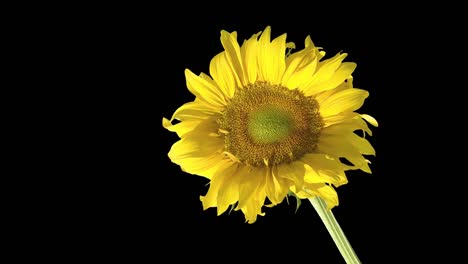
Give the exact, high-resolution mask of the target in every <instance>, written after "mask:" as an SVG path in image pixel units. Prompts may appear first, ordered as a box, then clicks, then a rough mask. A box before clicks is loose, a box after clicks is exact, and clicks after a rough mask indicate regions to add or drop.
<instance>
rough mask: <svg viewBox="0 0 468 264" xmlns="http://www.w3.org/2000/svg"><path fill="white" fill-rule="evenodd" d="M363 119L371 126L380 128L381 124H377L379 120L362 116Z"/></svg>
mask: <svg viewBox="0 0 468 264" xmlns="http://www.w3.org/2000/svg"><path fill="white" fill-rule="evenodd" d="M361 117H362V118H364V120H366V121H367V122H368V123H369V124H371V125H373V126H375V127H378V126H379V123H377V120H375V118H373V117H372V116H370V115H366V114H362V115H361Z"/></svg>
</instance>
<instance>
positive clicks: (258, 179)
mask: <svg viewBox="0 0 468 264" xmlns="http://www.w3.org/2000/svg"><path fill="white" fill-rule="evenodd" d="M243 173H244V175H243V176H242V177H243V178H242V179H241V182H240V186H239V187H240V188H239V204H238V206H237V207H238V208H243V207H245V206H246V205H247V204H248V203H249V202H250V200H252V199H256V200H259V199H260V198H261V197H259V195H261V194H262V190H264V188H265V181H266V174H267V170H266V169H265V168H256V167H252V168H248V170H244V171H243ZM263 192H264V191H263Z"/></svg>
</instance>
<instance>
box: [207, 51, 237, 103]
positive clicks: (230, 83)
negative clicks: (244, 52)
mask: <svg viewBox="0 0 468 264" xmlns="http://www.w3.org/2000/svg"><path fill="white" fill-rule="evenodd" d="M210 75H211V76H213V79H214V80H215V82H216V83H217V84H218V86H219V87H220V89H221V90H222V91H223V93H224V94H225V96H226V97H227V98H232V97H233V96H234V91H235V90H236V87H237V84H236V81H235V77H234V73H233V72H232V70H231V66H230V65H229V63H228V61H227V59H226V52H221V53H219V54H218V55H216V56H214V58H213V59H212V60H211V62H210Z"/></svg>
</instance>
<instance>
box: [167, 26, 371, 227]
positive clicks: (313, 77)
mask: <svg viewBox="0 0 468 264" xmlns="http://www.w3.org/2000/svg"><path fill="white" fill-rule="evenodd" d="M270 31H271V29H270V27H267V28H266V29H265V30H264V31H263V32H259V33H257V34H254V35H252V37H250V38H249V39H247V40H245V41H244V42H243V44H242V45H239V44H238V42H237V33H236V32H232V33H229V32H226V31H221V44H222V46H223V47H224V51H222V52H221V53H219V54H218V55H216V56H215V57H214V58H213V59H212V60H211V63H210V68H209V72H210V75H206V74H204V73H201V74H200V75H198V76H197V75H195V74H193V73H192V72H191V71H190V70H186V71H185V77H186V81H187V87H188V89H189V91H190V92H192V93H193V94H194V95H195V96H196V98H195V100H194V101H193V102H189V103H186V104H184V105H182V106H181V107H179V108H178V109H177V110H176V111H175V113H174V114H173V116H172V118H171V120H167V119H165V118H163V126H164V127H165V128H166V129H168V130H169V131H172V132H176V133H177V134H178V136H179V137H180V138H181V139H180V140H179V141H177V142H176V143H175V144H174V145H173V146H172V148H171V150H170V152H169V157H170V159H171V160H172V161H173V162H174V163H176V164H178V165H180V166H181V168H182V170H183V171H185V172H188V173H191V174H196V175H200V176H203V177H206V178H208V179H209V180H210V186H209V190H208V192H207V194H206V195H205V196H202V197H201V201H202V203H203V208H204V209H207V208H210V207H217V210H218V215H219V214H222V213H223V212H225V211H226V209H227V208H228V207H229V206H232V207H233V208H234V210H241V211H242V212H243V213H244V215H245V217H246V220H247V222H249V223H253V222H255V221H256V219H257V216H258V215H264V213H263V212H262V208H263V206H264V205H265V203H267V201H268V202H269V205H270V206H273V205H276V204H279V203H281V202H282V201H283V200H284V198H285V197H286V195H288V193H292V194H294V195H295V196H296V197H298V198H301V199H305V198H311V197H315V196H319V197H321V198H322V199H324V200H325V201H326V203H327V206H328V208H329V209H331V208H332V207H334V206H336V205H338V196H337V193H336V191H335V189H334V187H338V186H340V185H342V184H345V183H347V178H346V175H345V171H346V170H353V169H360V170H363V171H365V172H368V173H371V170H370V168H369V165H368V163H369V161H368V160H367V159H366V157H365V155H375V151H374V149H373V147H372V146H371V144H370V143H369V142H368V141H367V139H365V137H364V136H365V135H366V134H369V135H372V132H371V130H370V129H369V127H368V125H367V123H369V124H371V125H373V126H377V121H376V120H375V119H374V118H373V117H371V116H369V115H366V114H359V113H357V112H355V111H356V110H358V109H359V108H360V107H361V106H362V105H363V103H364V100H365V99H366V98H367V97H368V95H369V93H368V92H367V91H365V90H361V89H356V88H354V87H353V79H352V76H351V74H352V72H353V71H354V69H355V67H356V64H355V63H351V62H343V60H344V59H345V57H346V55H347V54H346V53H339V54H336V55H335V56H334V57H332V58H329V59H323V57H324V55H325V52H324V51H322V50H321V49H319V48H317V47H315V45H314V43H313V42H312V40H311V39H310V37H307V38H306V39H305V45H304V48H303V49H302V50H299V51H297V52H294V53H292V52H291V50H292V48H293V47H295V45H294V43H286V34H283V35H281V36H279V37H277V38H275V39H273V40H271V38H270ZM173 120H179V121H180V122H179V123H177V124H172V122H173ZM366 121H367V123H366ZM357 130H361V131H363V132H364V133H361V134H363V136H362V137H361V136H358V135H357V134H356V133H354V132H355V131H357ZM342 159H346V160H347V161H349V162H347V163H346V164H345V163H343V162H342Z"/></svg>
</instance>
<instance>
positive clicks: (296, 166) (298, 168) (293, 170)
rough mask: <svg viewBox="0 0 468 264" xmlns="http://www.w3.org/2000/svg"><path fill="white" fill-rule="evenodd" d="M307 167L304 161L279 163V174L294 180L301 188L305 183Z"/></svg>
mask: <svg viewBox="0 0 468 264" xmlns="http://www.w3.org/2000/svg"><path fill="white" fill-rule="evenodd" d="M304 175H305V168H304V164H303V162H300V161H293V162H291V163H282V164H279V165H278V176H279V177H282V178H285V179H288V180H290V181H292V182H293V183H294V185H295V187H296V188H297V189H298V190H300V189H302V186H303V185H304Z"/></svg>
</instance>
